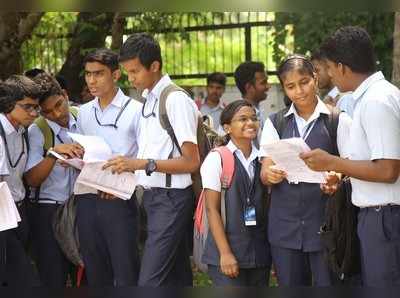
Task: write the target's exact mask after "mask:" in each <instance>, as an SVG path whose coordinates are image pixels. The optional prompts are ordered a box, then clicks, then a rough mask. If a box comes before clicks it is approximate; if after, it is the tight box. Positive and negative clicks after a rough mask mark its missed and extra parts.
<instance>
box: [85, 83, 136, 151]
mask: <svg viewBox="0 0 400 298" xmlns="http://www.w3.org/2000/svg"><path fill="white" fill-rule="evenodd" d="M129 99H130V98H129V97H128V96H126V95H125V94H124V93H123V92H122V91H121V89H119V90H118V92H117V94H116V95H115V97H114V98H113V100H112V101H111V103H110V104H109V105H108V106H107V107H106V108H105V109H104V110H102V109H101V108H100V105H99V99H98V98H97V97H96V98H95V99H93V100H92V101H90V102H88V103H86V104H84V105H82V106H81V107H80V109H79V114H78V118H77V128H78V133H80V134H83V135H86V136H100V137H102V138H103V139H104V140H105V141H106V143H107V144H108V145H109V146H110V148H111V150H112V153H113V154H116V155H117V154H118V155H124V156H128V157H132V158H134V157H136V154H137V150H138V143H137V138H138V135H139V130H140V127H139V119H140V113H141V110H142V104H141V103H140V102H138V101H136V100H134V99H131V100H130V102H129V104H128V105H127V106H126V108H125V109H124V111H123V112H122V114H121V116H120V118H119V120H118V122H117V127H118V128H117V129H115V128H114V127H111V126H101V125H99V124H98V122H97V120H96V117H95V115H97V118H98V120H99V122H100V123H101V124H103V125H105V124H114V123H115V120H116V118H117V116H118V113H119V112H120V111H121V109H122V108H123V107H124V105H125V103H126V102H127V101H128V100H129Z"/></svg>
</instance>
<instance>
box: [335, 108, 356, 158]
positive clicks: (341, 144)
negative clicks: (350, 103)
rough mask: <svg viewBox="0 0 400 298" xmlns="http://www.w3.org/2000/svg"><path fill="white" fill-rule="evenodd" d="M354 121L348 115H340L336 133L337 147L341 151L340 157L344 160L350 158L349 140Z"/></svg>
mask: <svg viewBox="0 0 400 298" xmlns="http://www.w3.org/2000/svg"><path fill="white" fill-rule="evenodd" d="M351 123H352V120H351V118H350V116H349V115H348V114H347V113H344V112H343V113H340V114H339V123H338V127H337V131H336V135H337V139H336V143H337V147H338V151H339V155H340V157H342V158H349V157H350V149H351V148H349V145H350V142H349V139H350V129H351Z"/></svg>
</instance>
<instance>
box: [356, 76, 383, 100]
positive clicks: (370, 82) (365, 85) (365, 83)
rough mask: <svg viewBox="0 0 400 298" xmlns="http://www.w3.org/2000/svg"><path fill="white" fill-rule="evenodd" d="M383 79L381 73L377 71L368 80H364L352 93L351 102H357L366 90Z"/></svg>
mask: <svg viewBox="0 0 400 298" xmlns="http://www.w3.org/2000/svg"><path fill="white" fill-rule="evenodd" d="M384 79H385V77H384V75H383V73H382V72H381V71H377V72H375V73H374V74H372V75H370V76H369V77H368V78H366V79H365V80H364V81H363V82H362V83H361V84H360V86H358V87H357V89H356V90H354V92H353V100H354V101H357V100H358V99H360V97H361V96H362V95H363V94H364V93H365V91H367V89H368V88H369V87H370V86H371V85H373V84H375V83H376V82H378V81H380V80H384Z"/></svg>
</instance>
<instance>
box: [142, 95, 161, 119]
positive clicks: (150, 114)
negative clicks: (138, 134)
mask: <svg viewBox="0 0 400 298" xmlns="http://www.w3.org/2000/svg"><path fill="white" fill-rule="evenodd" d="M157 100H158V98H156V100H155V101H154V104H153V108H152V109H151V112H150V113H149V114H147V115H145V114H144V108H145V106H146V103H147V100H146V101H145V102H144V104H143V105H142V117H143V118H146V119H147V118H149V117H151V116H153V117H155V116H156V113H155V110H156V105H157Z"/></svg>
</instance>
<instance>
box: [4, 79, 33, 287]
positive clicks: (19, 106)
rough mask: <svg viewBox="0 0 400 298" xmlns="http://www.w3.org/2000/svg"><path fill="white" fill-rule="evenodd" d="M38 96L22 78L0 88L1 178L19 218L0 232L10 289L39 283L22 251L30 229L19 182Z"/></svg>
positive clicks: (31, 86)
mask: <svg viewBox="0 0 400 298" xmlns="http://www.w3.org/2000/svg"><path fill="white" fill-rule="evenodd" d="M38 93H39V89H38V86H37V85H36V84H35V83H34V82H33V81H32V80H30V79H29V78H27V77H24V76H11V77H10V78H9V79H8V80H7V81H6V84H4V83H2V84H1V85H0V132H1V138H2V144H3V150H2V151H3V152H4V158H3V160H4V162H5V164H6V165H5V166H4V164H3V165H2V166H0V168H4V169H6V170H7V172H8V175H7V176H3V178H2V179H3V181H5V182H7V185H8V187H9V188H10V191H11V195H12V197H13V199H14V201H15V203H16V205H17V208H18V212H19V214H20V217H21V221H20V222H19V224H18V227H17V228H15V229H11V230H7V231H4V232H1V233H2V235H3V239H5V240H4V246H3V251H2V252H1V256H0V258H1V259H2V260H3V261H2V262H1V263H2V264H4V268H5V271H4V275H3V277H2V279H1V280H0V282H1V283H6V284H7V285H10V286H12V285H19V284H20V282H21V280H23V281H24V284H25V285H29V286H32V285H37V284H38V281H37V277H36V276H35V274H34V271H33V268H32V265H31V262H30V259H29V258H28V256H27V254H26V252H25V248H26V247H27V242H28V234H29V228H28V220H27V214H26V213H27V211H26V203H25V200H24V198H25V187H24V184H23V180H22V176H23V173H24V171H25V166H26V162H27V158H28V142H27V136H26V131H25V129H26V128H27V127H28V126H29V125H30V124H31V123H32V122H33V121H34V119H35V118H36V117H37V116H38V112H39V110H40V108H39V105H38V100H37V97H38ZM6 174H7V173H6Z"/></svg>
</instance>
